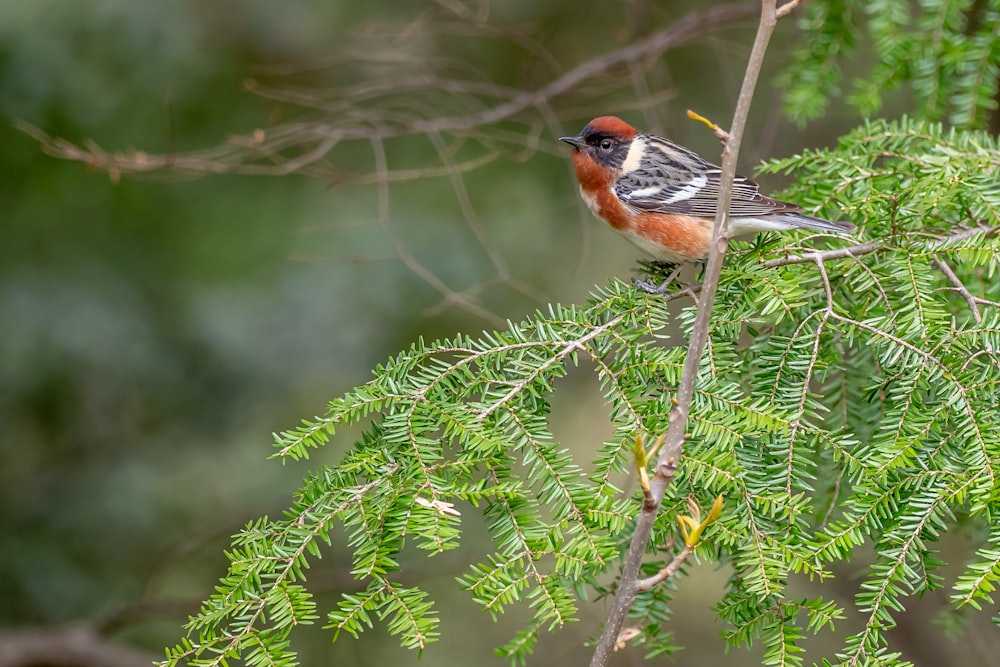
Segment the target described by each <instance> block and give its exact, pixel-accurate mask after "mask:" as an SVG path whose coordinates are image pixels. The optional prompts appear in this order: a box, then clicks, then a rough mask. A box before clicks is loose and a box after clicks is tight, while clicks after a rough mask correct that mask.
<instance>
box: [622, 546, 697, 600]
mask: <svg viewBox="0 0 1000 667" xmlns="http://www.w3.org/2000/svg"><path fill="white" fill-rule="evenodd" d="M693 553H694V547H693V546H691V545H688V544H685V545H684V549H682V550H681V552H680V553H678V554H677V555H676V556H674V559H673V560H672V561H670V562H669V563H668V564H667V566H666V567H665V568H663V569H662V570H660V571H659V572H657V573H656V574H654V575H653V576H651V577H646V578H645V579H640V580H639V581H637V582H635V590H636V592H637V593H642V592H645V591H650V590H653V588H654V587H656V586H659V585H660V584H662V583H663V582H664V581H666V580H667V579H669V578H670V577H672V576H674V575H675V574H677V570H679V569H681V565H683V564H684V561H686V560H687V559H688V557H690V556H691V554H693Z"/></svg>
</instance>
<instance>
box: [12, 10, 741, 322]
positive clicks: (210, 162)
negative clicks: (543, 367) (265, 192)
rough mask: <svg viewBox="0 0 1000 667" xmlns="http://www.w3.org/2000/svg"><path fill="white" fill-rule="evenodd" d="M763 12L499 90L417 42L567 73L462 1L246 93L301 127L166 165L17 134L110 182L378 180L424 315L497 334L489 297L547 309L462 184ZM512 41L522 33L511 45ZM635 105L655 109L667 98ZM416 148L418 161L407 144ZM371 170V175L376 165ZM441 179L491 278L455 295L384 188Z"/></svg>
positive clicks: (381, 213)
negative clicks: (143, 177)
mask: <svg viewBox="0 0 1000 667" xmlns="http://www.w3.org/2000/svg"><path fill="white" fill-rule="evenodd" d="M755 12H756V5H755V3H753V2H737V3H731V4H723V5H717V6H712V7H708V8H706V9H702V10H698V11H694V12H691V13H689V14H687V15H685V16H683V17H681V18H679V19H677V20H675V21H671V22H670V24H669V25H667V26H666V27H664V28H661V29H659V30H657V31H655V32H653V33H652V34H650V35H649V36H648V37H644V38H642V39H637V40H635V41H634V42H632V43H630V44H628V45H627V46H623V47H621V48H618V49H614V50H612V51H609V52H607V53H604V54H601V55H599V56H595V57H593V58H591V59H589V60H587V61H585V62H583V63H581V64H579V65H577V66H576V67H573V68H572V69H570V70H567V71H565V72H563V73H559V74H558V75H557V76H555V77H554V78H552V79H551V80H550V81H549V83H547V84H545V85H543V86H541V87H540V88H538V89H536V90H521V89H518V88H514V87H511V86H504V85H499V84H496V83H493V82H491V81H489V79H488V78H487V77H485V76H484V75H483V74H482V73H481V72H478V71H476V70H475V68H473V67H471V66H469V65H467V64H465V63H463V62H462V61H460V60H454V59H451V58H448V57H446V56H439V55H433V56H426V55H421V54H420V52H419V50H420V46H421V44H422V43H423V40H424V39H426V38H427V37H433V36H440V35H441V34H446V35H447V34H452V33H462V34H465V35H467V36H472V37H475V38H477V39H483V38H487V37H493V38H499V39H503V40H511V41H513V42H514V43H515V44H517V45H518V46H519V47H521V48H523V49H524V50H526V51H527V52H528V53H529V55H531V56H532V57H533V58H537V59H538V61H539V62H540V63H542V64H543V65H544V66H545V67H546V68H547V69H548V70H550V71H552V72H555V73H558V72H559V71H560V70H561V67H560V65H559V64H558V61H557V59H556V58H555V57H554V56H553V55H552V54H550V53H549V52H548V51H547V50H546V49H545V47H544V46H543V45H541V44H540V43H538V42H537V41H536V40H534V39H533V38H532V37H530V35H529V34H527V33H523V32H519V31H517V30H513V29H511V28H508V27H497V26H493V25H491V24H489V23H488V22H487V21H486V19H485V15H484V14H482V13H476V12H474V11H473V10H471V9H470V8H469V7H467V6H465V5H463V4H461V3H457V2H442V3H439V6H438V8H436V9H433V8H432V9H430V10H427V12H425V13H424V15H423V16H421V17H420V18H419V19H418V20H416V21H414V22H413V23H412V24H410V25H409V26H407V27H406V28H405V29H403V30H402V31H400V32H399V33H398V34H391V35H388V36H387V35H382V34H377V35H376V36H374V37H373V38H372V39H373V40H374V41H375V42H377V43H378V44H379V47H380V48H375V49H373V50H371V51H370V52H365V53H354V54H351V55H347V56H341V57H336V58H332V59H329V60H326V61H320V62H315V63H311V64H307V65H298V66H294V67H288V66H285V67H271V68H268V69H267V70H266V72H267V74H268V75H270V76H277V78H278V83H273V84H267V83H261V82H258V81H256V80H248V81H247V82H246V88H247V90H249V91H250V92H252V93H255V94H257V95H259V96H261V97H263V98H265V99H268V100H270V101H273V102H275V103H278V104H280V105H282V107H283V108H285V109H286V110H287V109H291V110H294V112H295V113H297V114H299V115H300V116H301V117H300V118H299V119H296V120H295V121H288V122H281V123H277V124H275V125H273V126H270V127H266V128H259V129H255V130H254V131H252V132H250V133H249V134H245V135H237V136H233V137H231V138H230V139H228V140H227V141H225V142H224V143H222V144H220V145H218V146H215V147H212V148H208V149H203V150H198V151H191V152H180V153H169V154H159V155H155V154H150V153H148V152H146V151H139V150H130V151H108V150H106V149H104V148H102V147H101V146H100V145H98V144H97V143H95V142H93V141H87V142H84V143H80V144H76V143H73V142H70V141H67V140H65V139H61V138H58V137H53V136H50V135H49V134H47V133H46V132H44V131H43V130H41V129H39V128H38V127H35V126H33V125H31V124H28V123H24V122H18V123H17V126H18V127H19V128H20V129H21V130H22V131H24V132H25V133H27V134H29V135H30V136H32V137H33V138H35V139H36V140H37V141H38V142H39V144H40V145H41V147H42V150H43V151H44V152H45V153H46V154H48V155H51V156H54V157H57V158H60V159H65V160H71V161H76V162H81V163H83V164H85V165H86V166H87V167H88V168H89V169H93V170H97V171H103V172H107V173H108V174H109V176H110V177H111V179H112V181H118V180H119V179H120V178H122V177H123V176H128V175H136V174H148V173H163V172H180V173H189V174H222V173H229V174H244V175H268V176H284V175H289V174H302V175H307V176H310V177H314V178H319V179H322V180H324V181H326V182H328V183H330V184H331V185H334V184H343V185H355V186H358V185H365V184H375V185H376V186H377V187H378V195H377V196H378V216H377V217H378V222H379V224H380V226H381V227H382V229H383V230H384V231H385V233H386V235H387V236H388V237H389V238H390V239H391V240H392V244H393V247H394V251H395V253H396V257H397V259H398V260H399V261H400V262H401V263H402V264H403V265H404V266H406V267H407V268H408V269H409V270H410V271H411V272H412V273H413V274H414V275H415V276H416V277H417V278H419V279H420V280H421V281H423V282H424V283H425V284H427V285H428V286H430V287H431V288H432V289H433V290H434V291H435V292H437V293H438V294H439V295H440V297H441V302H440V303H439V304H438V306H435V307H432V309H431V310H430V311H429V312H430V313H433V312H436V311H439V310H440V309H443V308H448V307H452V306H457V307H459V308H460V309H462V310H465V311H466V312H469V313H471V314H474V315H476V316H478V317H480V318H482V319H484V320H485V321H487V322H489V323H490V324H491V325H492V326H502V325H503V323H504V321H505V320H506V317H505V316H503V315H500V314H497V313H494V312H491V311H490V310H488V309H486V308H484V307H483V305H482V304H481V302H480V299H479V298H478V296H479V294H480V293H481V292H482V291H483V289H484V288H485V287H487V286H489V285H491V284H498V283H499V284H506V285H508V286H510V287H511V288H513V289H514V290H516V291H517V292H520V293H521V294H523V295H525V296H527V297H529V298H530V299H531V300H533V301H534V302H535V303H543V302H545V301H547V300H548V299H547V298H546V296H545V295H544V294H542V293H541V292H539V290H537V289H536V288H534V287H532V286H531V285H529V284H528V283H527V282H525V281H524V280H521V279H519V278H517V277H516V276H513V275H512V274H511V272H510V270H509V268H508V266H507V262H506V261H505V260H504V258H503V257H502V255H501V254H500V253H499V252H498V250H497V248H496V246H495V244H494V243H493V242H492V241H491V239H490V236H489V233H488V232H487V231H486V229H485V228H484V227H483V226H482V225H481V224H480V222H479V220H478V216H477V214H476V209H475V206H474V205H473V203H472V201H471V200H470V198H469V196H468V193H467V192H466V186H465V183H464V181H463V174H465V173H467V172H469V171H472V170H475V169H480V168H482V167H483V166H485V165H487V164H489V163H490V162H492V161H494V160H496V159H498V158H501V157H502V158H505V159H507V160H510V161H513V162H523V161H525V160H527V159H529V158H530V157H531V156H532V155H534V154H535V153H536V152H537V151H539V150H545V151H549V152H555V151H556V150H557V148H556V147H555V141H554V139H553V138H554V137H558V136H561V135H562V134H565V132H563V128H562V121H561V120H560V119H561V118H564V117H566V116H567V115H572V112H567V110H565V109H560V110H559V111H558V112H557V111H556V110H555V106H556V105H557V104H559V105H561V106H564V105H565V99H564V98H566V97H567V96H569V95H570V94H571V93H574V92H578V89H580V88H581V87H583V86H585V85H586V86H587V90H586V95H587V96H588V98H592V97H601V98H606V97H607V96H609V95H611V94H612V93H614V92H620V91H622V90H628V89H630V88H631V87H633V86H634V85H635V82H636V80H637V78H641V76H642V75H643V74H644V73H645V72H646V71H648V70H649V69H650V68H652V67H654V66H655V65H656V63H657V62H658V59H659V58H660V57H661V56H662V54H663V53H664V52H665V51H668V50H670V49H675V48H678V47H680V46H684V45H687V44H691V43H694V42H698V41H699V40H700V39H702V38H704V36H705V35H706V34H709V33H713V32H717V31H720V30H724V29H726V28H729V27H731V26H733V25H736V24H740V23H743V22H744V21H746V20H747V19H748V18H750V17H752V16H753V15H754V13H755ZM512 34H518V35H519V37H517V38H515V39H512V37H511V35H512ZM387 45H388V48H386V46H387ZM616 68H626V70H627V71H628V72H630V73H631V74H630V75H629V76H605V75H606V74H607V73H609V72H610V71H612V70H615V69H616ZM317 73H325V74H329V75H330V76H332V78H333V80H334V81H335V82H336V81H337V80H342V79H349V80H351V79H357V78H359V73H362V74H361V75H360V81H355V82H353V83H347V84H344V83H341V84H340V85H337V84H336V83H332V84H331V83H329V82H324V83H323V85H321V86H320V87H310V86H296V85H293V84H291V83H289V79H291V78H294V77H296V76H301V75H315V74H317ZM664 92H667V91H664ZM661 95H662V93H661ZM640 99H643V104H644V105H647V106H648V105H652V104H656V103H657V102H658V101H660V100H662V97H656V96H649V97H646V98H643V97H640ZM586 106H587V107H588V110H587V111H585V112H583V113H584V114H589V113H590V112H591V110H592V108H593V104H592V102H587V104H586ZM448 111H450V112H451V113H446V112H448ZM283 113H287V111H286V112H283ZM408 137H423V138H424V139H425V140H426V141H427V142H428V143H429V144H430V148H431V149H432V154H435V155H436V156H437V160H435V163H433V164H424V165H421V166H416V167H400V166H397V165H395V164H393V161H394V157H395V153H394V151H393V148H392V147H391V146H389V145H387V144H386V142H388V141H390V140H393V139H406V138H408ZM356 142H361V143H367V144H370V146H371V158H370V159H360V158H359V155H358V152H357V151H356V150H351V147H350V146H345V145H347V144H352V143H356ZM345 147H346V148H347V149H348V151H347V152H348V153H349V154H348V155H347V157H340V158H338V157H337V150H338V149H344V148H345ZM407 150H409V151H412V147H409V148H408V149H407ZM460 156H461V157H460ZM359 161H360V162H361V163H362V164H359ZM363 164H367V165H369V166H368V168H367V169H365V168H364V166H363ZM432 177H446V178H448V179H449V180H450V183H451V186H452V189H453V191H454V196H455V198H456V200H457V201H458V203H459V206H460V208H461V212H462V217H463V218H464V221H465V224H466V225H467V226H468V227H469V229H470V230H471V231H472V232H473V234H474V235H475V238H476V239H477V241H478V243H479V245H480V247H481V249H482V250H483V252H485V254H486V255H487V257H488V260H489V262H490V264H491V265H492V267H493V272H494V278H492V279H487V280H485V281H480V282H477V283H474V284H472V285H470V286H469V287H467V288H464V289H457V288H455V287H453V286H451V285H450V284H449V283H448V281H446V280H445V279H444V278H442V277H441V276H440V275H439V273H438V272H436V271H435V270H434V269H432V268H431V267H430V266H429V265H428V263H427V262H426V261H422V260H421V259H419V258H418V257H417V256H416V255H415V254H414V253H413V252H412V251H411V250H409V249H408V248H407V246H406V244H405V243H404V242H402V241H401V240H400V238H399V236H398V235H397V234H396V232H395V231H394V230H393V227H392V223H391V220H390V216H389V194H388V191H387V187H388V185H389V184H390V183H398V182H405V181H415V180H426V179H428V178H432Z"/></svg>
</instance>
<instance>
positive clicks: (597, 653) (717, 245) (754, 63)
mask: <svg viewBox="0 0 1000 667" xmlns="http://www.w3.org/2000/svg"><path fill="white" fill-rule="evenodd" d="M776 5H777V2H776V0H762V2H761V14H760V24H759V25H758V28H757V37H756V39H755V40H754V44H753V50H752V51H751V53H750V59H749V62H748V63H747V69H746V74H745V75H744V78H743V86H742V88H741V89H740V96H739V100H738V101H737V103H736V111H735V113H734V115H733V123H732V126H731V129H730V131H729V136H728V138H727V140H726V145H725V148H724V149H723V151H722V176H721V179H722V181H721V183H720V187H719V204H718V211H717V213H716V217H715V227H714V229H713V231H712V245H711V248H710V250H709V253H708V263H707V265H706V268H705V275H704V278H703V281H702V287H701V295H700V297H699V299H698V313H697V315H696V317H695V321H694V327H693V328H692V330H691V339H690V340H689V342H688V350H687V356H686V357H685V359H684V370H683V373H682V375H681V382H680V385H679V386H678V387H677V396H676V402H675V404H674V407H673V409H672V410H671V412H670V425H669V427H668V429H667V437H666V441H665V443H664V445H663V449H662V450H661V452H660V456H659V458H658V459H657V461H656V470H655V472H654V475H653V478H652V480H651V485H650V487H651V492H650V493H649V494H648V496H647V497H646V500H645V501H644V502H643V507H642V511H641V512H640V513H639V518H638V520H637V521H636V526H635V532H634V533H633V534H632V542H631V543H630V544H629V549H628V552H627V553H626V555H625V561H624V564H623V567H622V574H621V579H620V581H619V584H618V591H617V593H616V594H615V599H614V602H613V603H612V607H611V610H610V612H609V613H608V619H607V621H606V622H605V625H604V631H603V632H602V634H601V638H600V640H599V641H598V643H597V646H596V648H595V649H594V655H593V657H592V658H591V661H590V665H591V667H603V666H604V665H606V664H607V661H608V658H609V657H610V655H611V652H612V650H613V649H614V646H615V642H616V641H617V638H618V633H619V632H620V631H621V626H622V623H623V622H624V620H625V616H626V615H627V614H628V610H629V609H630V608H631V607H632V603H633V602H634V601H635V594H636V582H637V581H638V578H639V569H640V567H641V565H642V557H643V554H644V553H645V551H646V543H647V542H648V541H649V535H650V533H651V532H652V530H653V522H654V521H655V520H656V514H657V512H659V509H660V504H661V503H662V502H663V496H664V493H665V492H666V489H667V486H668V485H669V484H670V482H671V481H672V480H673V478H674V475H675V474H676V472H677V462H678V461H679V460H680V457H681V453H682V452H683V449H684V440H685V435H684V433H685V429H686V428H687V421H688V412H689V411H690V408H691V399H692V397H693V396H694V388H695V380H696V379H697V376H698V369H699V367H700V366H701V358H702V355H703V354H704V351H705V344H706V342H707V341H708V333H709V325H710V321H711V316H712V305H713V303H714V302H715V291H716V288H717V287H718V285H719V273H720V272H721V270H722V259H723V257H724V256H725V253H726V246H727V244H728V242H729V239H728V236H727V231H726V227H727V223H728V218H729V204H730V201H731V200H732V194H733V178H734V177H735V175H736V160H737V158H738V157H739V152H740V144H741V142H742V140H743V131H744V129H745V128H746V122H747V117H748V116H749V113H750V102H751V101H752V99H753V94H754V90H755V88H756V86H757V79H758V78H759V76H760V70H761V65H762V64H763V62H764V54H765V53H766V51H767V44H768V42H769V41H770V39H771V34H772V33H773V32H774V26H775V25H776V24H777V21H778V15H777V7H776Z"/></svg>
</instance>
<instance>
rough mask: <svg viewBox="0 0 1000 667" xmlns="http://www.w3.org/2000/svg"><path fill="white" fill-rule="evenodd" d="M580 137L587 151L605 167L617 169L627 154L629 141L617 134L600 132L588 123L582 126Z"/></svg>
mask: <svg viewBox="0 0 1000 667" xmlns="http://www.w3.org/2000/svg"><path fill="white" fill-rule="evenodd" d="M580 138H581V139H583V141H584V142H586V144H587V149H586V150H587V152H588V153H590V155H591V156H593V158H594V159H595V160H597V161H598V162H599V163H601V164H603V165H604V166H605V167H610V168H612V169H618V168H620V167H621V166H622V163H624V162H625V158H626V157H627V156H628V148H629V143H630V142H627V141H622V140H621V138H620V137H618V136H617V135H614V134H611V133H609V132H600V131H597V130H594V129H592V128H591V127H590V126H589V125H588V126H587V127H585V128H583V132H581V133H580Z"/></svg>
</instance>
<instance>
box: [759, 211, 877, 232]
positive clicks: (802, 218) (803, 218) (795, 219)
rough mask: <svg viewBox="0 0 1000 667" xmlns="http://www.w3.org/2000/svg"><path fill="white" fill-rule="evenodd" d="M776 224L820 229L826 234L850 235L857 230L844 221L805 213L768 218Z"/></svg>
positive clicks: (778, 214)
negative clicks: (825, 218)
mask: <svg viewBox="0 0 1000 667" xmlns="http://www.w3.org/2000/svg"><path fill="white" fill-rule="evenodd" d="M768 217H769V218H771V219H772V220H774V221H775V222H780V223H784V224H787V225H788V226H789V227H805V228H807V229H819V230H822V231H824V232H837V233H840V234H850V233H851V232H853V231H854V230H855V229H857V228H856V227H855V226H854V225H852V224H851V223H849V222H844V221H843V220H837V221H833V220H824V219H823V218H817V217H815V216H812V215H806V214H805V213H798V212H795V213H792V212H789V213H777V214H774V215H771V216H768Z"/></svg>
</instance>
